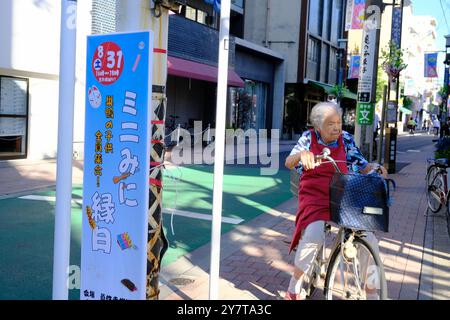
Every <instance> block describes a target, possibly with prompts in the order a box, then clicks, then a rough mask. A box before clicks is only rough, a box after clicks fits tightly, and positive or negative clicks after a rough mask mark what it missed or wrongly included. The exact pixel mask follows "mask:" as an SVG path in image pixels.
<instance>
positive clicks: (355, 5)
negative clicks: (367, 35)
mask: <svg viewBox="0 0 450 320" xmlns="http://www.w3.org/2000/svg"><path fill="white" fill-rule="evenodd" d="M365 8H366V1H365V0H347V10H346V12H345V31H348V30H351V29H353V30H355V29H362V28H363V25H364V17H365Z"/></svg>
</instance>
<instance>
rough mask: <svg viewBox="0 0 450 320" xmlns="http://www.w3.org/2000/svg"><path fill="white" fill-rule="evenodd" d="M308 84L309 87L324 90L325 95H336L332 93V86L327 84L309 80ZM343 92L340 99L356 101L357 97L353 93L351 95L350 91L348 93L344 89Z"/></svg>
mask: <svg viewBox="0 0 450 320" xmlns="http://www.w3.org/2000/svg"><path fill="white" fill-rule="evenodd" d="M308 84H310V85H312V86H314V87H316V88H319V89H323V90H325V92H326V93H327V94H336V93H335V91H334V86H332V85H331V84H327V83H323V82H319V81H314V80H309V81H308ZM343 91H344V92H343V95H342V98H347V99H352V100H357V98H358V96H357V95H356V94H355V93H353V92H351V91H349V90H348V89H345V88H344V90H343Z"/></svg>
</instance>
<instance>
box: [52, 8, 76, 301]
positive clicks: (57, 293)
mask: <svg viewBox="0 0 450 320" xmlns="http://www.w3.org/2000/svg"><path fill="white" fill-rule="evenodd" d="M76 14H77V1H76V0H62V1H61V35H60V45H61V47H60V64H59V109H58V157H57V167H56V169H57V171H56V214H55V236H54V245H53V248H54V254H53V300H67V299H68V296H69V293H68V287H67V281H68V268H69V263H70V225H71V220H70V219H71V210H72V209H71V208H72V204H71V202H72V152H73V117H74V98H75V65H76V35H77V26H76V22H77V18H76Z"/></svg>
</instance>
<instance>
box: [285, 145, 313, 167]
mask: <svg viewBox="0 0 450 320" xmlns="http://www.w3.org/2000/svg"><path fill="white" fill-rule="evenodd" d="M300 162H301V164H302V165H303V168H305V170H310V169H314V167H315V159H314V154H313V153H312V152H310V151H307V150H304V151H300V152H299V153H296V154H293V155H291V156H289V157H287V158H286V162H285V164H284V165H285V166H286V168H288V169H289V170H292V169H294V167H296V166H298V164H299V163H300Z"/></svg>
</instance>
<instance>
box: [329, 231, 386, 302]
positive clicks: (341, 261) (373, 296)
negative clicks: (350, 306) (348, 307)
mask: <svg viewBox="0 0 450 320" xmlns="http://www.w3.org/2000/svg"><path fill="white" fill-rule="evenodd" d="M353 245H354V248H355V249H356V251H353V256H348V257H345V255H344V254H343V253H342V252H341V251H342V250H341V248H340V247H341V246H338V247H337V248H336V249H335V250H334V252H333V254H332V256H331V258H330V264H329V267H328V271H327V275H326V278H325V288H324V289H325V298H326V299H327V300H386V299H387V284H386V277H385V274H384V267H383V264H382V263H381V259H380V257H379V256H378V255H377V254H375V252H374V250H373V248H372V246H371V245H370V244H369V243H368V242H367V241H366V240H364V239H362V238H357V239H355V240H353Z"/></svg>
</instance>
